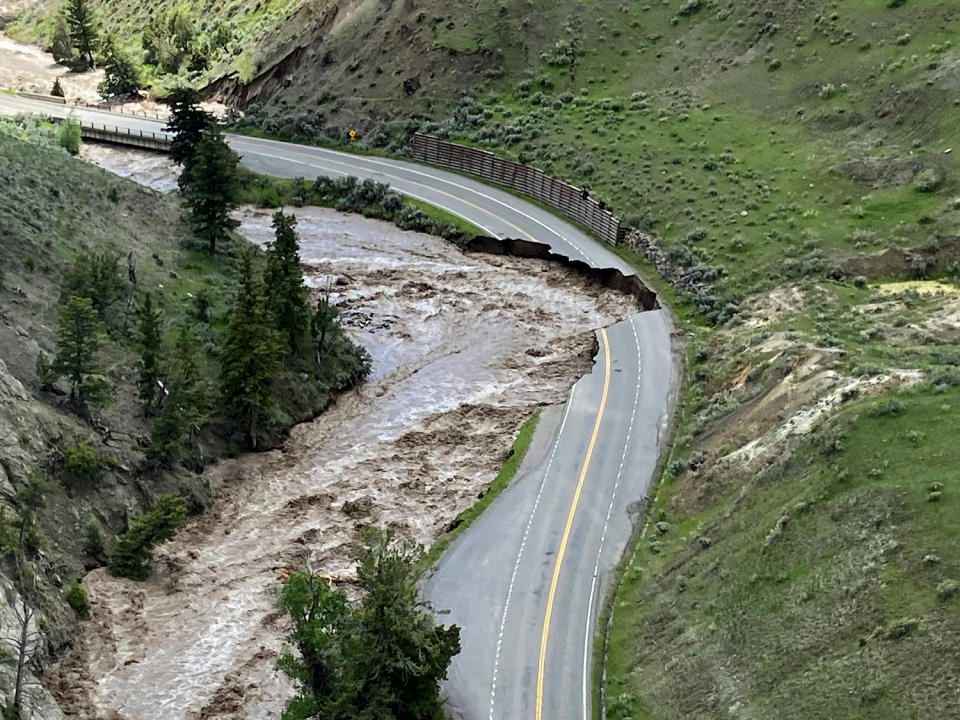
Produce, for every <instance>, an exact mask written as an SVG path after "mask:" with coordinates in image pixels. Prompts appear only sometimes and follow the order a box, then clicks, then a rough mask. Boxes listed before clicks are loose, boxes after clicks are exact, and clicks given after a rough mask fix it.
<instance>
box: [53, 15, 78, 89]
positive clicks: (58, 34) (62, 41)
mask: <svg viewBox="0 0 960 720" xmlns="http://www.w3.org/2000/svg"><path fill="white" fill-rule="evenodd" d="M50 54H51V55H53V59H54V60H56V61H57V62H58V63H61V64H66V63H67V62H69V61H70V59H71V58H72V57H73V45H72V44H71V42H70V28H69V27H68V26H67V20H66V18H65V17H64V16H63V15H58V16H57V20H56V23H55V24H54V26H53V38H52V40H51V42H50ZM61 97H62V96H61Z"/></svg>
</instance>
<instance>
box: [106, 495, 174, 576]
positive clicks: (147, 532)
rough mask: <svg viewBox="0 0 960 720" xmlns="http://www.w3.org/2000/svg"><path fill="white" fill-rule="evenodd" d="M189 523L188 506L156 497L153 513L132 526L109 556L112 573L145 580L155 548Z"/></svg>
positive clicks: (169, 497)
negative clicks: (187, 521)
mask: <svg viewBox="0 0 960 720" xmlns="http://www.w3.org/2000/svg"><path fill="white" fill-rule="evenodd" d="M186 520H187V503H186V501H185V500H184V499H183V498H182V497H180V496H179V495H157V497H156V498H155V499H154V501H153V505H151V506H150V509H149V510H148V511H147V512H146V513H145V514H143V515H141V516H140V517H138V518H136V519H135V520H134V521H133V522H132V523H130V529H129V530H127V531H126V532H125V533H124V534H123V535H121V536H120V539H119V540H118V541H117V547H116V549H115V550H114V551H113V555H111V556H110V573H111V574H112V575H116V576H117V577H125V578H130V579H131V580H146V579H147V574H148V573H149V571H150V561H151V560H152V559H153V548H154V547H155V546H156V545H158V544H159V543H162V542H165V541H167V540H169V539H170V538H172V537H173V536H174V535H175V534H176V532H177V530H179V529H180V528H182V527H183V525H184V524H185V523H186Z"/></svg>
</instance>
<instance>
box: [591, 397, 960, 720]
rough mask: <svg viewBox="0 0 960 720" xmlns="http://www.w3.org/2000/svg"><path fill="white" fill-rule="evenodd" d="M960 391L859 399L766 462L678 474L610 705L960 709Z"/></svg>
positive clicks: (633, 580) (648, 545)
mask: <svg viewBox="0 0 960 720" xmlns="http://www.w3.org/2000/svg"><path fill="white" fill-rule="evenodd" d="M958 402H960V392H958V390H957V389H956V388H953V389H951V390H949V391H947V392H934V391H931V390H930V389H920V390H917V391H915V392H911V393H908V394H905V395H900V396H894V397H889V398H885V399H883V400H875V401H871V402H860V403H856V404H854V405H853V406H851V407H850V408H848V409H846V410H844V411H843V412H842V413H840V414H839V415H838V416H837V417H836V418H835V419H834V420H833V421H832V422H831V424H830V428H829V430H824V431H822V433H821V434H820V435H819V436H818V437H817V439H816V440H814V441H810V442H806V443H803V444H801V445H800V446H799V447H797V448H796V450H795V451H794V452H793V453H792V455H790V456H782V457H780V458H779V459H778V460H777V461H776V462H774V463H772V464H771V465H770V466H768V467H766V468H763V469H762V470H759V471H757V472H756V473H726V474H723V473H712V474H710V475H709V476H708V477H704V475H703V474H689V473H683V474H681V475H680V476H679V477H677V478H676V479H675V480H673V481H672V483H671V487H670V488H669V493H668V494H667V495H665V496H664V497H665V499H664V500H663V501H662V502H661V503H659V504H657V505H656V506H655V507H654V510H653V513H654V518H655V519H656V518H661V520H660V521H658V523H657V524H656V525H653V526H652V528H651V535H650V537H649V538H648V540H646V541H643V542H642V543H641V546H640V548H639V550H638V552H637V555H636V557H635V558H634V560H633V565H632V566H631V568H630V569H629V570H628V571H627V573H626V577H625V580H624V584H623V587H622V588H621V590H620V592H619V593H618V597H617V603H616V608H615V613H616V616H615V617H616V622H615V625H614V633H613V635H612V637H611V641H610V666H611V668H612V669H614V672H613V673H612V674H611V675H612V678H613V682H611V684H610V685H609V687H608V697H609V701H608V704H607V707H608V711H609V714H608V717H610V718H611V720H623V719H625V718H634V719H637V718H691V717H697V718H700V717H703V718H706V717H710V718H725V717H730V718H755V717H756V718H759V717H777V718H783V719H784V720H788V719H790V718H806V719H810V718H831V719H837V718H864V719H866V718H891V719H892V718H922V717H956V716H958V714H960V695H958V694H957V692H956V688H957V682H958V675H957V672H958V671H957V668H958V667H960V594H958V581H960V562H958V558H957V554H956V552H955V550H954V549H955V547H956V542H957V527H956V518H957V517H958V513H960V494H958V489H960V488H958V486H957V478H956V468H957V465H958V463H960V450H958V447H957V443H956V423H955V422H952V420H953V419H955V418H956V412H957V407H958ZM658 528H660V529H658Z"/></svg>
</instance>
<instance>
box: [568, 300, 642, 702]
mask: <svg viewBox="0 0 960 720" xmlns="http://www.w3.org/2000/svg"><path fill="white" fill-rule="evenodd" d="M629 322H630V329H631V330H633V341H634V343H635V345H636V348H637V387H636V390H635V391H634V395H633V411H632V412H631V413H630V425H629V426H628V428H627V437H626V439H624V441H623V453H622V454H621V455H620V468H619V469H618V470H617V482H616V483H615V484H614V486H613V495H612V496H611V497H610V505H608V506H607V517H606V519H605V520H604V521H603V532H602V533H601V535H600V546H599V547H598V548H597V561H596V563H595V564H594V566H593V582H592V583H591V585H590V601H589V603H588V605H587V618H586V627H585V629H584V632H583V720H591V718H592V715H593V713H592V710H593V707H592V703H591V702H590V700H591V697H590V689H589V680H590V669H591V663H590V661H589V654H590V634H591V633H590V631H591V630H592V628H593V623H592V622H591V618H592V616H593V603H594V596H595V595H596V588H597V582H598V580H599V576H600V557H601V556H602V554H603V544H604V542H605V541H606V539H607V529H608V527H609V525H610V518H611V516H612V514H613V504H614V502H616V499H617V493H618V492H619V490H620V482H621V480H622V478H623V466H624V464H625V463H626V461H627V453H628V452H629V451H630V440H631V438H632V436H633V424H634V421H635V420H636V418H637V406H638V405H639V404H640V380H641V378H642V371H643V362H642V359H641V357H640V338H639V336H638V335H637V326H636V325H634V323H633V316H632V315H631V316H630V320H629Z"/></svg>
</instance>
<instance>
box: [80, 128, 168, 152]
mask: <svg viewBox="0 0 960 720" xmlns="http://www.w3.org/2000/svg"><path fill="white" fill-rule="evenodd" d="M78 123H79V125H80V131H81V133H82V135H83V137H85V138H87V139H89V140H101V141H103V142H111V143H116V144H118V145H129V146H131V147H141V148H148V149H150V150H161V151H163V152H168V151H169V150H170V145H171V143H172V138H171V137H170V136H169V135H167V134H166V133H155V132H150V131H149V130H146V131H144V130H131V129H130V128H121V127H117V126H116V125H106V124H103V123H93V122H89V121H87V120H79V121H78Z"/></svg>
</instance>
